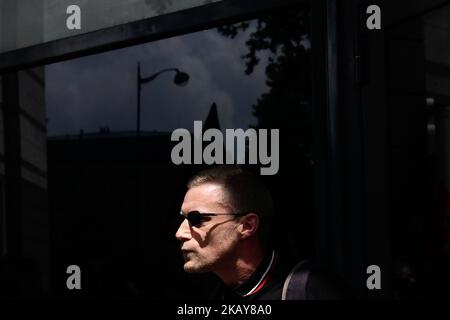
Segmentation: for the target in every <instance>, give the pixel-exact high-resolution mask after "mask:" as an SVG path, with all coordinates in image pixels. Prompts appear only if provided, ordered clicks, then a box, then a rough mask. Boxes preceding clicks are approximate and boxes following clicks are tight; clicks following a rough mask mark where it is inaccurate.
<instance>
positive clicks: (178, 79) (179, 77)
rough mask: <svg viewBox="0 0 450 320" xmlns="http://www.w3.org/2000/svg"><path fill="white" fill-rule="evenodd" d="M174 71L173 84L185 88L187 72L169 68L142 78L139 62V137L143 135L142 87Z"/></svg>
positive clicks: (137, 115)
mask: <svg viewBox="0 0 450 320" xmlns="http://www.w3.org/2000/svg"><path fill="white" fill-rule="evenodd" d="M169 71H174V72H175V78H174V79H173V83H174V84H176V85H177V86H179V87H184V86H185V85H186V84H187V83H188V82H189V78H190V77H189V75H188V74H187V73H186V72H183V71H180V70H179V69H178V68H167V69H163V70H160V71H158V72H156V73H155V74H153V75H151V76H149V77H145V78H142V76H141V63H140V62H138V67H137V83H138V85H137V113H136V117H137V119H136V122H137V123H136V128H137V136H138V137H139V136H140V135H141V91H142V89H141V87H142V85H143V84H145V83H148V82H151V81H153V80H155V79H156V78H157V77H158V76H159V75H160V74H162V73H164V72H169Z"/></svg>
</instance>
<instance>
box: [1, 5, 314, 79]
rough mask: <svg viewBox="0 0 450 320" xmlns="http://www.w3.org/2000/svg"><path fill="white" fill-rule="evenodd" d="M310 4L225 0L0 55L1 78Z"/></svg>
mask: <svg viewBox="0 0 450 320" xmlns="http://www.w3.org/2000/svg"><path fill="white" fill-rule="evenodd" d="M307 1H309V0H258V5H257V6H256V5H255V1H254V0H223V1H220V2H217V3H212V4H207V5H203V6H199V7H194V8H191V9H186V10H181V11H177V12H174V13H169V14H164V15H160V16H156V17H151V18H148V19H144V20H139V21H135V22H130V23H126V24H123V25H118V26H114V27H110V28H105V29H101V30H98V31H93V32H89V33H86V34H81V35H77V36H73V37H69V38H64V39H60V40H54V41H50V42H46V43H42V44H39V45H35V46H31V47H27V48H22V49H17V50H13V51H9V52H5V53H1V54H0V75H2V74H3V73H7V72H11V71H15V70H18V69H28V68H32V67H36V66H39V65H47V64H51V63H55V62H60V61H64V60H70V59H74V58H79V57H83V56H87V55H92V54H97V53H101V52H106V51H110V50H115V49H120V48H124V47H129V46H133V45H137V44H142V43H146V42H151V41H156V40H161V39H165V38H169V37H173V36H179V35H183V34H187V33H192V32H196V31H201V30H205V29H210V28H213V27H217V26H220V25H223V24H229V23H233V22H238V21H242V20H250V19H252V18H255V17H258V16H260V15H261V14H264V13H268V12H273V11H274V10H283V9H286V8H289V7H295V6H298V5H301V4H303V3H305V2H307Z"/></svg>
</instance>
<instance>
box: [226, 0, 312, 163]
mask: <svg viewBox="0 0 450 320" xmlns="http://www.w3.org/2000/svg"><path fill="white" fill-rule="evenodd" d="M309 18H310V17H309V10H308V8H307V7H305V8H302V9H301V10H295V11H291V12H290V13H288V14H285V13H283V14H280V15H270V16H266V17H264V18H262V19H258V20H257V21H256V23H255V25H253V24H250V23H248V22H241V23H237V24H233V25H227V26H223V27H220V28H218V31H219V33H220V34H222V35H223V36H226V37H229V38H235V37H236V36H237V35H238V34H239V33H240V32H244V31H246V30H247V29H249V28H251V29H253V28H254V30H253V31H251V32H250V36H249V38H248V40H247V41H246V46H247V49H248V52H247V53H246V54H244V55H243V56H242V59H243V60H244V62H245V73H246V74H247V75H250V74H252V73H253V72H254V70H255V68H256V67H257V66H258V64H259V63H260V59H261V58H260V53H261V52H263V51H265V52H269V56H268V61H267V66H266V70H265V73H266V77H267V78H266V84H267V86H268V87H269V91H268V92H266V93H263V94H262V95H261V96H260V97H259V98H258V100H257V102H256V103H255V104H254V105H253V106H252V108H253V115H254V116H255V117H256V118H257V125H256V127H258V128H279V129H280V130H281V131H282V133H283V139H289V137H290V138H294V139H295V140H296V143H295V144H296V145H297V146H300V147H302V148H304V151H305V152H306V154H308V156H309V154H310V142H311V117H310V116H311V67H310V65H311V63H310V60H311V59H310V51H311V50H310V30H309Z"/></svg>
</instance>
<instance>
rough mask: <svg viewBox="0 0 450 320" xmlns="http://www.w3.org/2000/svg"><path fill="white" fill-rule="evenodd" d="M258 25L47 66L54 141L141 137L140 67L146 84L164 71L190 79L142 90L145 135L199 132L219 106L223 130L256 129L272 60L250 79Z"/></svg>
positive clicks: (162, 81) (168, 76)
mask: <svg viewBox="0 0 450 320" xmlns="http://www.w3.org/2000/svg"><path fill="white" fill-rule="evenodd" d="M254 30H255V26H254V25H252V26H251V27H250V28H249V29H247V30H246V31H245V32H242V33H240V34H238V36H237V37H236V38H235V39H229V38H226V37H224V36H222V35H221V34H219V33H218V32H217V30H216V29H212V30H207V31H202V32H197V33H193V34H189V35H184V36H179V37H174V38H170V39H164V40H161V41H157V42H152V43H148V44H144V45H139V46H134V47H129V48H125V49H121V50H115V51H111V52H106V53H102V54H98V55H94V56H88V57H84V58H80V59H75V60H70V61H65V62H61V63H57V64H52V65H48V66H47V67H46V104H47V118H48V135H49V136H56V135H63V134H78V133H79V132H80V130H83V131H84V132H85V133H90V132H98V131H99V130H100V128H101V127H109V129H110V131H114V132H117V131H135V130H136V106H137V63H138V61H140V62H141V72H142V76H143V77H147V76H150V75H152V74H154V73H156V72H158V71H160V70H161V69H165V68H173V67H175V68H179V69H180V70H182V71H184V72H187V73H188V74H189V75H190V81H189V83H188V84H187V85H186V86H185V87H178V86H176V85H175V84H174V83H173V77H174V73H170V72H168V73H164V74H162V75H160V76H159V77H158V78H157V79H155V80H154V81H153V82H150V83H147V84H144V85H143V86H142V96H141V108H142V111H141V130H142V131H162V132H168V131H172V130H174V129H176V128H188V129H192V128H193V122H194V120H205V119H206V117H207V115H208V111H209V109H210V107H211V105H212V104H213V103H216V104H217V108H218V114H219V122H220V125H221V128H222V129H223V128H235V127H239V128H248V127H249V126H250V125H255V124H256V119H255V118H254V117H253V116H252V108H251V107H252V105H253V104H255V103H256V101H257V99H258V97H260V95H261V94H262V93H264V92H267V91H268V87H267V86H266V83H265V81H266V75H265V67H266V66H267V59H268V54H269V53H266V52H261V53H259V57H260V58H261V60H260V63H259V64H258V66H257V67H256V69H255V71H254V72H253V73H252V74H251V75H245V72H244V71H245V64H244V61H243V59H242V55H243V54H245V53H246V52H247V48H246V45H245V42H246V40H248V38H249V34H250V33H251V32H253V31H254Z"/></svg>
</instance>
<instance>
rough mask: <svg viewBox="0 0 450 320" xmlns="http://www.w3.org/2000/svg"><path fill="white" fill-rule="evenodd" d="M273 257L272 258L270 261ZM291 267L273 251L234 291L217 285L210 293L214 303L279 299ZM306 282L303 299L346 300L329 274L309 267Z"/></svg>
mask: <svg viewBox="0 0 450 320" xmlns="http://www.w3.org/2000/svg"><path fill="white" fill-rule="evenodd" d="M272 256H273V258H272ZM292 268H293V265H292V264H289V263H287V262H285V261H283V260H282V259H281V258H280V257H279V256H278V255H277V254H276V253H275V252H271V253H270V254H268V255H266V257H265V258H264V260H263V261H262V262H261V264H260V265H259V267H258V268H257V269H256V271H255V272H254V273H253V274H252V276H251V277H250V278H249V279H248V280H247V281H246V282H245V283H244V284H242V285H240V286H239V287H237V288H230V287H227V286H226V285H225V284H223V283H220V284H219V285H218V287H217V288H216V289H215V290H214V291H213V294H212V299H214V300H222V299H224V300H235V301H236V300H240V301H251V300H281V296H282V291H283V285H284V283H285V280H286V278H287V276H288V275H289V273H290V272H291V270H292ZM308 271H309V275H308V278H307V281H306V287H305V298H306V300H330V299H342V298H344V297H345V294H344V291H345V290H344V288H343V286H342V284H341V283H340V281H339V280H338V279H337V278H336V277H334V276H331V275H330V274H327V273H325V272H321V271H319V270H318V269H316V268H314V267H310V269H309V270H308Z"/></svg>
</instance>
